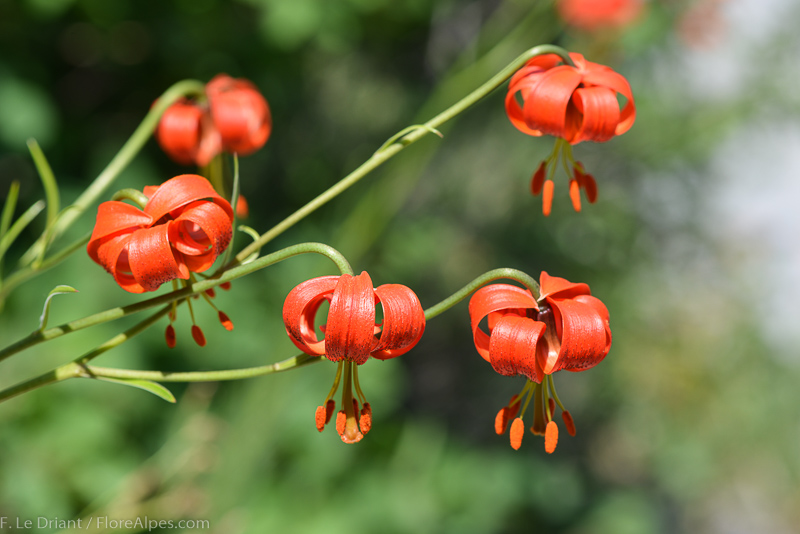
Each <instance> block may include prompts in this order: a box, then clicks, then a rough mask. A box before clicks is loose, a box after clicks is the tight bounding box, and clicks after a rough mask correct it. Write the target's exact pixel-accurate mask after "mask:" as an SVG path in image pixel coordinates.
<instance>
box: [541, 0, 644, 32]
mask: <svg viewBox="0 0 800 534" xmlns="http://www.w3.org/2000/svg"><path fill="white" fill-rule="evenodd" d="M643 7H644V4H643V2H642V0H558V2H556V11H558V15H559V16H560V17H561V19H562V20H563V21H564V22H566V23H567V24H569V25H570V26H572V27H574V28H578V29H579V30H583V31H587V32H594V31H598V30H604V29H606V30H612V29H619V28H624V27H625V26H628V25H630V24H631V23H633V22H634V21H635V20H636V19H637V18H639V16H640V15H641V13H642V8H643Z"/></svg>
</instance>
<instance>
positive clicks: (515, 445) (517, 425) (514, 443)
mask: <svg viewBox="0 0 800 534" xmlns="http://www.w3.org/2000/svg"><path fill="white" fill-rule="evenodd" d="M524 435H525V424H524V423H523V422H522V418H521V417H517V418H516V419H514V422H513V423H511V432H510V433H509V437H510V440H511V448H512V449H514V450H515V451H516V450H518V449H519V448H520V447H521V446H522V436H524Z"/></svg>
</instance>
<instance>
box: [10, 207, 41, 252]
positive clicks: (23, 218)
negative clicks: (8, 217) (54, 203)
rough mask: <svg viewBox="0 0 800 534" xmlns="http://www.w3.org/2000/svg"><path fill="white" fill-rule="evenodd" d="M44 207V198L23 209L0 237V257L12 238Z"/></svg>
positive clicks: (11, 241) (12, 240)
mask: <svg viewBox="0 0 800 534" xmlns="http://www.w3.org/2000/svg"><path fill="white" fill-rule="evenodd" d="M43 209H44V200H40V201H38V202H36V203H35V204H34V205H33V206H31V207H30V208H28V209H27V210H25V213H23V214H22V215H20V217H19V219H17V221H16V222H15V223H14V224H12V225H11V228H9V229H8V232H6V233H5V234H4V235H3V237H2V238H0V258H2V257H3V256H4V255H5V253H6V251H7V250H8V249H9V247H10V246H11V244H12V243H13V242H14V240H15V239H16V238H17V237H18V236H19V234H20V233H22V231H23V230H24V229H25V227H26V226H28V225H29V224H30V223H31V221H33V220H34V219H35V218H36V216H37V215H39V213H40V212H41V211H42V210H43Z"/></svg>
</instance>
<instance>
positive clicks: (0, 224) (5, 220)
mask: <svg viewBox="0 0 800 534" xmlns="http://www.w3.org/2000/svg"><path fill="white" fill-rule="evenodd" d="M17 198H19V182H18V181H17V180H14V181H13V182H11V187H9V188H8V197H6V204H5V206H3V215H2V216H0V239H2V238H3V236H4V235H6V232H8V227H9V226H11V219H12V218H13V217H14V210H15V209H17Z"/></svg>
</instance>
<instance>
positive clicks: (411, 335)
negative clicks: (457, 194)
mask: <svg viewBox="0 0 800 534" xmlns="http://www.w3.org/2000/svg"><path fill="white" fill-rule="evenodd" d="M375 294H376V295H377V296H378V299H379V300H380V302H381V305H382V306H383V328H382V329H381V337H380V339H379V341H378V345H377V346H376V347H375V349H374V350H373V352H372V356H373V357H375V358H378V359H379V360H387V359H389V358H394V357H395V356H400V355H401V354H405V353H406V352H408V351H409V350H411V349H412V348H414V345H416V344H417V342H418V341H419V340H420V338H421V337H422V333H423V332H424V331H425V312H424V311H423V310H422V305H421V304H420V302H419V299H418V298H417V295H416V294H414V292H413V291H411V289H409V288H408V287H406V286H404V285H400V284H384V285H382V286H379V287H377V288H376V289H375Z"/></svg>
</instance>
